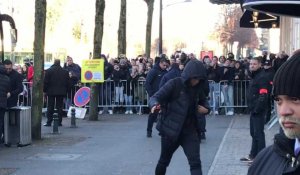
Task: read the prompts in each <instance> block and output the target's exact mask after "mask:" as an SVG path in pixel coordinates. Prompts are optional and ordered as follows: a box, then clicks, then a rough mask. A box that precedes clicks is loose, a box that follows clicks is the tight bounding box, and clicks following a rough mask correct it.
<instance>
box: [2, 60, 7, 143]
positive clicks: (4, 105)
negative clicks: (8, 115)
mask: <svg viewBox="0 0 300 175" xmlns="http://www.w3.org/2000/svg"><path fill="white" fill-rule="evenodd" d="M8 97H9V78H8V76H7V75H6V71H5V68H4V66H2V65H0V99H1V100H0V143H2V142H3V130H4V128H3V127H4V114H5V110H6V108H7V98H8Z"/></svg>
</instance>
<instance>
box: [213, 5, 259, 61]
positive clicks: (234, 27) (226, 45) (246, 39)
mask: <svg viewBox="0 0 300 175" xmlns="http://www.w3.org/2000/svg"><path fill="white" fill-rule="evenodd" d="M242 15H243V12H242V10H241V8H240V6H238V5H229V6H228V5H226V6H224V7H223V9H222V12H221V16H222V18H223V22H222V23H220V24H218V26H217V27H216V30H215V32H214V34H213V36H214V37H216V38H218V39H219V42H220V43H221V44H222V46H223V54H225V55H226V54H227V53H228V52H232V45H233V43H234V42H238V43H239V44H238V51H237V55H236V56H237V57H239V56H240V53H241V50H242V49H243V48H244V47H245V46H248V47H251V48H253V47H257V45H258V39H257V36H256V33H255V31H254V29H246V28H240V26H239V20H240V18H241V16H242Z"/></svg>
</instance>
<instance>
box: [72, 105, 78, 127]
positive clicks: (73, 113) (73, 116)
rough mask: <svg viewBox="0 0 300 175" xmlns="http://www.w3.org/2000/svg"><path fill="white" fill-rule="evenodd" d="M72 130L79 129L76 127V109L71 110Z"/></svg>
mask: <svg viewBox="0 0 300 175" xmlns="http://www.w3.org/2000/svg"><path fill="white" fill-rule="evenodd" d="M71 128H77V127H76V110H75V108H74V107H73V108H72V109H71Z"/></svg>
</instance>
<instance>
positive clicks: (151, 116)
mask: <svg viewBox="0 0 300 175" xmlns="http://www.w3.org/2000/svg"><path fill="white" fill-rule="evenodd" d="M157 115H158V113H150V114H149V116H148V124H147V132H150V133H152V128H153V124H154V122H155V121H156V120H157Z"/></svg>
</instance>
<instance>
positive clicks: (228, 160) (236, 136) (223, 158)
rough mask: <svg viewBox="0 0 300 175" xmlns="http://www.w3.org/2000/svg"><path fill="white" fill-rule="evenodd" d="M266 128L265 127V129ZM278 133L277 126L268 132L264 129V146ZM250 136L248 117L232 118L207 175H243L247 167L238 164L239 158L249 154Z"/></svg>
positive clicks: (241, 163)
mask: <svg viewBox="0 0 300 175" xmlns="http://www.w3.org/2000/svg"><path fill="white" fill-rule="evenodd" d="M265 128H266V127H265ZM278 131H279V125H278V124H276V125H274V126H273V127H272V128H271V129H270V130H267V129H265V135H266V145H267V146H268V145H270V144H272V142H273V136H274V134H276V133H277V132H278ZM250 148H251V136H250V128H249V116H246V115H243V116H238V115H236V116H234V118H233V120H232V121H231V123H230V125H229V128H228V129H227V131H226V133H225V135H224V137H223V140H222V143H221V144H220V147H219V150H218V152H217V154H216V155H215V159H214V161H213V163H212V165H211V167H210V169H209V172H208V175H245V174H247V170H248V167H249V166H248V165H247V164H246V163H243V162H240V158H241V157H243V156H246V155H248V154H249V152H250Z"/></svg>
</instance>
